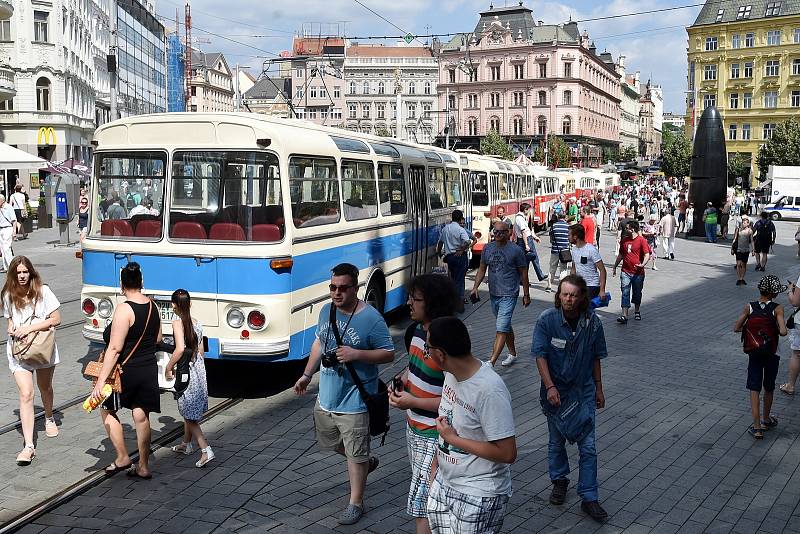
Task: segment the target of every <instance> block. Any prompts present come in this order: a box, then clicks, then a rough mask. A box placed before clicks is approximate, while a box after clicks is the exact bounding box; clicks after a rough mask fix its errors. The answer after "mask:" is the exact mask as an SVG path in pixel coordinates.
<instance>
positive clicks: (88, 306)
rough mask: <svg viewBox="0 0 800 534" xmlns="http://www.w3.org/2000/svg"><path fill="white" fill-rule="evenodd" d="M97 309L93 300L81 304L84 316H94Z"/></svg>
mask: <svg viewBox="0 0 800 534" xmlns="http://www.w3.org/2000/svg"><path fill="white" fill-rule="evenodd" d="M96 309H97V308H96V306H95V305H94V301H93V300H92V299H84V301H83V302H82V303H81V310H83V313H84V315H94V312H95V310H96Z"/></svg>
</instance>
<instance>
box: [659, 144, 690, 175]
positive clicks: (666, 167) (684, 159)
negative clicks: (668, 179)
mask: <svg viewBox="0 0 800 534" xmlns="http://www.w3.org/2000/svg"><path fill="white" fill-rule="evenodd" d="M665 138H666V144H665V145H664V161H663V162H662V164H661V170H662V171H664V174H665V175H666V176H675V177H678V178H681V177H684V176H689V171H690V170H691V166H692V143H691V141H689V139H687V138H686V136H685V135H683V134H674V135H669V136H665Z"/></svg>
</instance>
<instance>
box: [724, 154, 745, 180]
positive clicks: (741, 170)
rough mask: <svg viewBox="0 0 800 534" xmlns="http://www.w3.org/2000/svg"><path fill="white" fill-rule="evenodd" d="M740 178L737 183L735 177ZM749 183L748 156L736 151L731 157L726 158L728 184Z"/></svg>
mask: <svg viewBox="0 0 800 534" xmlns="http://www.w3.org/2000/svg"><path fill="white" fill-rule="evenodd" d="M737 178H741V179H742V183H741V184H737V183H736V179H737ZM749 183H750V158H746V157H745V156H744V154H742V153H741V152H737V153H735V154H734V155H733V157H730V158H728V185H729V186H734V185H742V184H749Z"/></svg>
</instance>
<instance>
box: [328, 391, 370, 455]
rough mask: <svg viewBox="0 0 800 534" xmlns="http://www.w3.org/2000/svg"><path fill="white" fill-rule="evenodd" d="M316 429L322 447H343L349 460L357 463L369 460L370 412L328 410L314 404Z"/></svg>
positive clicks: (333, 449)
mask: <svg viewBox="0 0 800 534" xmlns="http://www.w3.org/2000/svg"><path fill="white" fill-rule="evenodd" d="M314 429H315V430H316V432H317V444H318V445H319V447H320V448H321V449H325V450H331V451H336V450H340V449H343V450H344V455H345V456H346V457H347V459H348V460H352V461H354V462H356V463H359V464H360V463H363V462H368V461H369V413H368V412H364V413H334V412H326V411H325V410H323V409H322V408H321V407H320V405H319V399H317V403H316V404H315V405H314Z"/></svg>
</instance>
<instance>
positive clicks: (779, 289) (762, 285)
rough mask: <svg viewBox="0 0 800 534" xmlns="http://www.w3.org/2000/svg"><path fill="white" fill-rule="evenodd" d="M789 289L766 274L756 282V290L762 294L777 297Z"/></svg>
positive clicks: (775, 277) (774, 277)
mask: <svg viewBox="0 0 800 534" xmlns="http://www.w3.org/2000/svg"><path fill="white" fill-rule="evenodd" d="M787 289H789V286H785V285H783V284H781V281H780V279H779V278H778V277H777V276H775V275H774V274H768V275H767V276H765V277H764V278H762V279H761V280H759V282H758V290H759V291H760V292H762V293H770V294H775V295H777V294H778V293H783V292H784V291H786V290H787Z"/></svg>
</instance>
